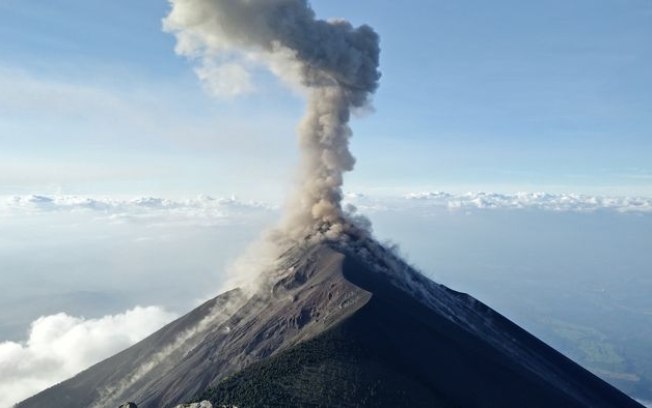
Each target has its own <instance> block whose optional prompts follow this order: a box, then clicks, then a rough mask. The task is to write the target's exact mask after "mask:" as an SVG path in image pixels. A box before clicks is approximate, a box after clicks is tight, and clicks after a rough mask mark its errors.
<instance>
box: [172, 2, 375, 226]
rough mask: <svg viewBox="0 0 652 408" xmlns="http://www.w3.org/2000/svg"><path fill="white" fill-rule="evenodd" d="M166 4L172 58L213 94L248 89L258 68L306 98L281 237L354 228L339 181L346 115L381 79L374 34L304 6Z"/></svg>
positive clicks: (345, 159)
mask: <svg viewBox="0 0 652 408" xmlns="http://www.w3.org/2000/svg"><path fill="white" fill-rule="evenodd" d="M170 4H171V6H172V9H171V11H170V13H169V15H168V16H167V17H166V18H165V20H164V28H165V30H166V31H168V32H172V33H174V34H175V36H176V38H177V46H176V51H177V53H179V54H181V55H185V56H187V57H189V58H191V59H193V60H196V61H198V62H199V65H200V66H199V68H198V69H197V73H198V75H199V76H200V78H202V79H203V80H205V81H206V82H208V83H209V86H210V87H211V88H212V89H214V90H215V89H217V90H220V89H222V90H225V91H226V92H227V93H229V94H237V93H238V92H240V91H242V90H250V89H252V85H251V84H250V83H249V81H250V76H249V72H250V71H251V70H252V68H253V67H255V66H257V65H260V64H262V65H264V66H265V67H267V68H268V69H269V70H271V71H272V72H273V73H274V74H276V75H277V76H278V77H279V78H281V79H282V80H283V81H285V82H287V83H289V84H291V85H293V86H299V87H300V88H301V89H303V90H306V91H307V112H306V114H305V117H304V119H303V120H302V122H301V124H300V126H299V139H300V146H301V152H302V164H301V171H300V188H299V191H298V193H297V195H296V197H295V199H294V200H293V201H292V202H291V203H290V208H289V214H288V215H287V220H286V222H284V224H283V226H282V232H283V233H284V234H286V235H287V236H288V237H290V238H302V237H304V236H306V235H310V234H315V233H320V235H321V236H323V237H325V238H329V239H335V238H338V237H339V236H341V235H342V234H344V233H347V232H352V231H355V230H359V229H360V227H358V226H357V225H356V223H355V222H352V221H350V220H349V218H348V217H347V216H346V215H345V211H343V209H342V204H341V200H342V183H343V174H344V172H347V171H351V170H352V169H353V167H354V164H355V159H354V157H353V155H352V154H351V152H350V150H349V139H350V137H351V135H352V132H351V128H350V127H349V124H348V123H349V120H350V117H351V113H352V111H353V110H354V109H356V108H362V107H364V106H366V105H367V104H368V103H369V97H370V95H371V94H372V93H373V92H374V91H375V90H376V88H377V86H378V80H379V79H380V72H379V71H378V63H379V53H380V48H379V37H378V35H377V34H376V33H375V32H374V31H373V29H372V28H370V27H369V26H366V25H363V26H360V27H353V26H352V25H351V24H350V23H349V22H347V21H342V20H332V21H325V20H319V19H317V18H316V16H315V13H314V11H313V10H312V8H311V7H310V4H309V3H308V1H307V0H170ZM212 74H214V75H212ZM220 75H222V77H221V78H220V77H219V76H220ZM215 76H218V77H215ZM224 81H232V82H233V83H232V84H228V83H224ZM238 81H239V82H238Z"/></svg>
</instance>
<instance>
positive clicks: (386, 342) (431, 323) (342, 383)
mask: <svg viewBox="0 0 652 408" xmlns="http://www.w3.org/2000/svg"><path fill="white" fill-rule="evenodd" d="M268 276H269V277H270V278H269V280H268V281H267V282H266V284H265V285H261V286H260V289H259V290H258V291H256V292H255V293H250V294H248V293H247V292H246V291H243V290H240V289H237V290H233V291H230V292H227V293H224V294H222V295H220V296H218V297H216V298H215V299H213V300H211V301H209V302H207V303H205V304H204V305H202V306H200V307H199V308H197V309H196V310H194V311H192V312H191V313H189V314H187V315H186V316H184V317H182V318H180V319H178V320H177V321H175V322H173V323H171V324H169V325H168V326H166V327H164V328H163V329H161V330H159V331H158V332H156V333H155V334H153V335H151V336H150V337H149V338H147V339H145V340H144V341H142V342H141V343H138V344H136V345H135V346H133V347H131V348H129V349H127V350H125V351H123V352H122V353H120V354H117V355H115V356H113V357H111V358H109V359H107V360H105V361H103V362H101V363H99V364H97V365H95V366H94V367H91V368H90V369H88V370H86V371H84V372H82V373H81V374H79V375H77V376H76V377H74V378H72V379H70V380H68V381H65V382H63V383H61V384H59V385H57V386H55V387H52V388H50V389H48V390H46V391H44V392H42V393H40V394H38V395H36V396H34V397H32V398H30V399H28V400H26V401H24V402H22V403H20V404H19V405H18V408H45V407H60V408H68V407H70V408H76V407H117V406H118V405H120V404H121V403H122V402H125V401H135V402H136V403H137V404H138V406H139V407H141V408H143V407H144V408H162V407H172V406H174V405H175V404H179V403H184V402H189V401H193V400H210V401H211V402H213V403H214V404H215V405H216V406H222V405H224V406H231V405H233V406H238V407H399V406H400V407H403V406H404V407H542V408H543V407H546V408H549V407H578V408H579V407H587V408H588V407H592V408H597V407H613V408H616V407H618V408H625V407H640V405H639V404H638V403H636V402H634V401H633V400H631V399H630V398H628V397H627V396H626V395H624V394H622V393H621V392H619V391H618V390H616V389H615V388H613V387H611V386H610V385H608V384H607V383H605V382H603V381H602V380H600V379H598V378H597V377H596V376H594V375H593V374H591V373H589V372H588V371H586V370H584V369H583V368H581V367H580V366H578V365H577V364H575V363H573V362H572V361H570V360H569V359H568V358H566V357H564V356H563V355H561V354H560V353H558V352H557V351H555V350H553V349H552V348H550V347H548V346H547V345H545V344H544V343H542V342H541V341H539V340H537V339H536V338H535V337H533V336H532V335H530V334H528V333H527V332H525V331H524V330H523V329H521V328H519V327H518V326H516V325H515V324H514V323H512V322H510V321H509V320H507V319H506V318H504V317H503V316H501V315H500V314H498V313H497V312H495V311H493V310H492V309H490V308H489V307H487V306H485V305H484V304H482V303H481V302H479V301H477V300H475V299H474V298H472V297H470V296H468V295H466V294H462V293H458V292H455V291H452V290H450V289H448V288H446V287H444V286H441V285H438V284H436V283H434V282H432V281H430V280H428V279H427V278H425V277H423V276H422V275H421V274H419V273H418V272H417V271H415V270H414V269H413V268H411V267H410V266H409V265H407V264H406V263H405V262H403V261H402V260H401V259H400V258H398V257H397V256H395V255H394V254H393V253H391V252H390V251H388V250H386V249H385V248H383V247H382V246H381V245H379V244H378V243H376V242H374V241H373V240H371V239H369V238H364V237H363V238H352V237H348V238H347V239H346V240H340V241H321V242H313V241H310V240H307V241H304V242H303V243H300V244H296V245H293V246H291V247H289V248H287V250H286V251H285V252H284V253H283V254H281V255H280V256H279V258H278V260H277V262H276V264H275V265H274V266H273V268H271V269H270V270H269V271H268Z"/></svg>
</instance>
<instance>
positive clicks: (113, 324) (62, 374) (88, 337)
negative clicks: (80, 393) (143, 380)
mask: <svg viewBox="0 0 652 408" xmlns="http://www.w3.org/2000/svg"><path fill="white" fill-rule="evenodd" d="M174 317H175V316H174V315H173V314H171V313H168V312H166V311H165V310H163V309H161V308H159V307H153V306H150V307H136V308H134V309H132V310H129V311H127V312H125V313H121V314H117V315H113V316H105V317H102V318H99V319H84V318H82V317H73V316H69V315H67V314H65V313H59V314H55V315H51V316H45V317H41V318H39V319H37V320H36V321H34V322H33V323H32V326H31V328H30V332H29V338H28V339H27V341H25V342H21V343H18V342H4V343H0V407H3V408H5V407H10V406H12V404H15V403H17V402H20V401H21V400H23V399H25V398H27V397H29V396H31V395H33V394H35V393H37V392H39V391H41V390H43V389H45V388H47V387H50V386H52V385H54V384H56V383H58V382H60V381H63V380H65V379H67V378H69V377H71V376H73V375H75V374H77V373H78V372H80V371H82V370H84V369H86V368H88V367H90V366H91V365H93V364H95V363H97V362H99V361H101V360H103V359H105V358H107V357H109V356H111V355H113V354H115V353H117V352H119V351H121V350H123V349H125V348H127V347H129V346H130V345H132V344H134V343H136V342H138V341H140V340H142V339H143V338H145V337H146V336H147V335H149V334H151V333H152V332H154V331H155V330H157V329H159V328H160V327H162V326H163V325H164V324H165V323H168V322H170V321H171V320H172V319H174Z"/></svg>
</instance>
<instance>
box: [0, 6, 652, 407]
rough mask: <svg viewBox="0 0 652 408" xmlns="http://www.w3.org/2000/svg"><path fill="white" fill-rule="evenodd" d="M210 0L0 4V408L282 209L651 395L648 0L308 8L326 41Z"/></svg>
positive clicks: (148, 311)
mask: <svg viewBox="0 0 652 408" xmlns="http://www.w3.org/2000/svg"><path fill="white" fill-rule="evenodd" d="M195 3H196V4H203V2H202V1H199V0H196V1H190V0H179V1H171V2H165V1H152V0H146V1H139V2H135V3H134V2H128V1H124V0H118V1H113V2H99V1H90V2H89V1H81V0H64V1H60V2H57V3H56V4H54V3H51V2H48V1H45V0H28V1H18V0H8V1H4V2H2V3H0V35H2V37H3V38H4V39H5V46H3V47H2V48H0V287H1V288H3V296H1V297H0V408H5V407H7V408H8V407H10V406H12V404H14V403H17V402H19V401H20V400H22V399H24V398H26V397H29V396H31V395H33V394H35V393H36V392H39V391H41V390H43V389H45V388H47V387H49V386H51V385H54V384H56V383H58V382H60V381H62V380H65V379H67V378H68V377H70V376H72V375H75V374H76V373H78V372H79V371H81V370H83V369H85V368H87V367H89V366H90V365H92V364H94V363H96V362H99V361H100V360H102V359H104V358H106V357H109V356H111V355H112V354H115V353H116V352H119V351H120V350H122V349H124V348H126V347H128V346H130V345H132V344H134V343H136V342H138V341H140V340H141V339H143V338H144V337H146V336H147V335H149V334H150V333H152V332H154V331H155V330H157V329H159V328H160V327H162V326H163V325H164V324H165V323H168V322H170V321H172V320H173V319H174V318H176V317H179V316H181V315H183V314H184V313H186V312H188V311H190V310H191V309H192V308H194V307H195V306H197V305H199V304H201V303H202V302H203V301H206V300H208V299H210V298H212V297H214V296H215V295H217V294H218V293H220V291H222V290H223V289H224V288H225V287H226V286H225V285H226V284H227V280H228V278H229V277H230V276H232V274H233V273H232V272H233V268H234V262H235V260H236V259H238V258H239V257H240V256H241V255H242V254H243V253H246V249H247V247H248V246H250V245H252V244H253V243H255V242H256V241H257V240H258V239H259V237H260V236H261V232H262V231H265V230H268V229H269V228H271V227H274V226H277V225H278V223H279V219H289V221H286V223H285V224H283V225H284V226H285V227H286V228H294V227H296V225H297V222H298V221H296V220H297V219H304V218H306V217H307V218H310V219H311V220H312V219H313V218H314V219H319V220H322V221H323V222H327V223H328V225H329V228H330V230H328V231H327V232H333V231H336V232H337V231H339V230H340V229H344V230H346V229H347V228H349V227H348V226H346V225H344V226H340V227H337V228H339V229H337V228H335V227H333V226H334V225H339V224H338V223H339V222H340V221H341V219H342V217H343V215H342V214H344V213H346V214H351V213H355V214H362V215H364V216H365V217H367V218H368V219H369V220H370V221H371V227H369V228H370V230H371V231H372V232H373V235H374V236H375V237H376V238H377V239H378V240H379V241H381V242H383V243H386V244H387V246H390V247H394V246H395V247H396V249H397V251H398V253H400V254H401V255H402V256H404V258H405V259H406V260H407V261H408V262H409V263H410V264H412V265H413V266H414V267H416V268H417V269H418V270H420V271H422V272H423V273H424V274H425V275H426V276H427V277H429V278H431V279H433V280H435V281H436V282H440V283H442V284H444V285H447V286H449V287H451V288H452V289H455V290H458V291H461V292H466V293H469V294H471V295H473V296H475V297H476V298H478V299H479V300H481V301H483V302H485V303H487V304H488V305H489V306H491V307H492V308H494V309H496V310H497V311H499V312H500V313H503V314H504V315H505V316H507V317H508V318H510V319H512V320H514V321H515V322H516V323H518V324H519V325H521V326H522V327H524V328H525V329H527V330H528V331H530V332H532V333H533V334H535V335H537V336H538V337H540V338H541V339H542V340H544V341H545V342H547V343H549V344H550V345H552V346H553V347H555V348H556V349H558V350H559V351H561V352H562V353H564V354H566V355H567V356H569V357H571V358H572V359H574V360H575V361H577V362H579V363H580V364H581V365H583V366H584V367H586V368H588V369H589V370H590V371H592V372H593V373H595V374H597V375H598V376H600V377H601V378H603V379H604V380H606V381H608V382H610V383H611V384H613V385H615V386H616V387H618V388H619V389H621V390H622V391H624V392H625V393H627V394H628V395H630V396H632V397H634V398H636V399H637V400H639V401H642V402H644V401H652V353H650V350H652V297H651V296H650V294H652V270H651V265H652V165H651V163H652V162H651V161H650V159H649V156H650V153H651V152H652V134H651V132H652V116H650V114H649V112H650V107H651V106H652V96H651V95H652V74H650V72H651V71H650V70H649V67H650V65H651V64H652V42H651V41H650V38H651V36H652V3H650V2H649V1H644V0H631V1H630V0H626V1H621V2H610V1H598V2H595V1H584V0H581V1H575V2H563V1H550V2H545V4H544V3H542V4H525V3H523V2H517V1H499V2H497V3H496V2H494V3H491V4H489V3H483V2H479V1H470V2H457V3H450V2H443V1H421V0H419V1H414V2H411V3H410V4H409V5H405V4H402V3H397V2H389V1H376V2H368V1H361V2H360V1H359V2H354V3H353V4H351V3H350V2H345V1H340V0H336V1H322V0H313V1H311V2H310V4H311V6H312V8H313V9H314V12H315V13H316V15H317V16H319V18H328V19H330V20H329V21H330V23H329V24H328V26H329V27H336V29H333V30H331V31H328V30H325V29H322V28H323V27H322V26H321V25H319V24H316V26H317V27H318V28H315V29H314V30H315V31H314V32H310V35H308V34H305V35H306V36H309V37H310V36H316V35H317V34H314V33H315V32H317V33H319V34H320V35H322V34H323V35H326V34H324V33H327V34H328V35H329V37H328V38H329V39H330V40H329V41H326V40H323V41H322V42H324V45H323V49H319V50H317V51H315V52H314V55H313V54H312V51H313V47H312V46H311V45H310V44H308V43H306V44H307V45H306V44H303V43H301V42H299V41H293V39H294V38H298V37H301V35H296V33H295V32H294V31H292V30H298V28H296V27H290V28H287V27H286V26H283V27H280V25H279V26H278V27H277V26H274V25H273V24H272V25H270V27H272V28H274V29H278V30H279V31H281V32H283V33H285V32H286V31H288V32H290V33H291V35H289V37H288V38H289V40H288V44H290V45H287V44H281V45H278V44H277V43H273V42H269V41H268V39H267V37H266V36H267V35H268V31H269V30H268V28H269V27H267V26H263V27H259V28H260V29H259V30H249V29H247V30H241V28H242V27H250V26H252V25H255V24H254V23H252V22H251V21H248V20H246V19H245V20H244V21H242V22H236V23H234V24H233V27H231V28H228V27H227V28H225V29H224V31H223V32H220V33H218V34H215V33H214V32H211V31H210V30H206V31H202V30H203V29H202V30H196V25H194V24H195V20H194V19H193V18H194V17H193V15H192V13H191V12H189V11H187V10H186V9H185V8H184V7H190V6H189V5H192V4H195ZM218 3H221V2H219V1H218V2H209V1H208V0H206V4H218ZM227 3H228V2H227ZM295 3H296V4H299V5H301V4H303V2H295ZM196 4H195V5H196ZM225 4H226V3H225ZM293 4H294V3H293ZM215 7H216V10H217V11H215V13H216V16H220V15H221V13H226V11H224V10H222V9H219V7H217V6H215ZM299 10H300V11H299V12H293V14H292V16H295V14H296V15H299V16H300V17H296V16H295V17H296V19H297V21H299V22H300V23H297V27H300V28H301V29H303V28H304V27H305V25H306V24H307V23H306V21H312V20H310V15H309V14H305V15H304V14H302V13H303V12H304V11H302V10H303V9H301V8H300V7H299ZM264 12H266V11H264ZM342 17H346V19H347V20H349V21H351V23H352V24H353V26H354V27H358V26H360V25H361V24H369V26H371V27H373V30H374V31H369V30H371V29H367V28H362V29H355V30H354V29H352V28H351V27H350V26H347V25H346V24H345V23H342V22H336V21H339V20H338V19H340V18H342ZM215 18H217V17H215ZM304 19H305V20H304ZM256 21H257V22H258V20H256ZM288 21H295V20H293V19H288ZM223 25H225V26H228V24H226V23H223ZM193 30H194V31H193ZM270 30H271V29H270ZM198 33H199V34H198ZM375 33H378V35H379V44H380V51H381V52H380V57H378V49H376V48H375V47H376V41H377V40H378V38H377V37H376V35H375ZM311 38H312V37H311ZM268 43H269V44H268ZM341 44H349V45H350V44H354V46H351V48H350V50H349V51H350V53H347V54H345V55H346V57H342V56H339V54H335V52H334V51H333V49H335V48H337V47H339V46H340V45H341ZM247 47H253V48H252V49H254V50H255V49H258V48H256V47H262V48H261V49H263V50H264V52H263V51H260V52H254V51H251V50H248V49H247ZM283 47H289V48H287V49H292V50H294V52H295V53H294V54H293V53H290V54H288V52H287V49H286V48H283ZM329 47H332V48H329ZM243 50H245V51H243ZM247 50H248V51H247ZM323 55H327V56H329V57H332V58H333V59H332V61H331V60H328V59H326V60H322V59H320V58H322V57H323ZM378 58H380V59H379V60H378ZM314 60H319V61H320V64H322V63H323V64H322V65H319V69H314V66H315V64H314ZM306 61H307V62H306ZM324 61H326V62H324ZM360 61H363V62H360ZM378 63H379V64H380V73H382V76H378V73H377V71H376V70H377V65H378ZM306 67H308V68H306ZM360 67H363V68H360ZM356 69H357V70H356ZM323 72H328V73H329V75H331V74H332V73H333V72H335V73H336V74H335V75H336V77H337V81H338V84H339V85H340V86H341V83H347V84H349V83H350V84H351V85H350V87H349V88H346V87H344V88H343V89H344V90H341V89H340V91H339V92H336V93H332V92H330V90H329V88H327V87H326V88H324V87H325V85H324V82H328V81H327V80H326V79H324V78H325V77H324V76H323ZM352 72H353V73H355V75H354V74H352ZM347 75H350V77H349V76H347ZM342 78H344V79H342ZM379 80H380V86H378V81H379ZM347 81H349V82H347ZM360 83H364V85H365V86H364V87H362V88H360V87H359V86H358V85H359V84H360ZM327 85H328V84H326V86H327ZM376 88H377V90H376ZM324 89H325V90H324ZM338 89H339V88H338ZM324 100H326V101H327V103H326V102H324ZM306 101H308V107H307V108H306ZM331 111H334V112H336V113H337V114H336V115H330V112H331ZM302 117H303V118H304V119H303V122H302V124H301V125H298V123H299V122H300V121H301V118H302ZM324 117H328V118H329V119H332V118H333V117H335V118H336V119H337V120H334V122H333V123H330V122H329V123H330V124H329V125H324V123H325V122H326V120H325V119H324ZM349 119H350V123H349ZM316 124H318V125H316ZM319 126H322V128H326V129H327V130H323V129H322V128H320V127H319ZM348 126H350V127H351V129H352V132H353V136H351V133H350V129H349V128H348ZM314 129H322V130H323V131H322V130H319V131H317V130H314ZM329 129H330V130H329ZM320 131H322V133H319V132H320ZM326 139H328V140H329V141H328V143H325V142H324V140H326ZM315 140H319V143H313V142H314V141H315ZM324 152H326V153H324ZM353 156H354V157H355V159H354V158H353ZM354 164H355V166H354ZM353 167H355V170H354V171H351V170H353ZM297 168H300V169H302V170H301V171H300V172H297V171H296V169H297ZM297 185H298V186H299V192H298V193H295V192H294V191H295V186H297ZM324 186H326V187H327V188H325V189H324ZM324 191H326V192H325V193H324ZM340 199H342V200H343V201H342V204H341V206H340ZM297 203H302V204H297ZM287 208H289V209H290V210H285V209H287ZM288 213H289V215H288ZM347 216H348V215H347ZM288 225H290V226H291V227H288ZM356 225H358V224H356ZM365 226H366V224H365ZM294 230H296V228H294ZM320 231H321V230H320ZM304 232H305V231H304V230H301V232H300V233H304ZM321 232H324V231H321ZM333 233H334V232H333Z"/></svg>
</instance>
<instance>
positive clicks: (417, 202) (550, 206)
mask: <svg viewBox="0 0 652 408" xmlns="http://www.w3.org/2000/svg"><path fill="white" fill-rule="evenodd" d="M347 200H348V201H349V202H351V203H353V204H354V205H356V206H358V207H359V208H360V209H361V210H363V211H365V210H369V211H383V210H389V209H394V210H396V209H402V210H414V211H421V210H434V209H447V210H449V211H460V210H461V211H473V210H540V211H556V212H593V211H611V212H620V213H627V212H632V213H652V198H647V197H627V196H622V197H608V196H590V195H580V194H549V193H516V194H499V193H483V192H478V193H466V194H450V193H446V192H439V191H438V192H421V193H412V194H408V195H405V196H403V197H383V198H374V197H370V196H365V195H359V194H358V195H351V194H350V195H348V196H347Z"/></svg>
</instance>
